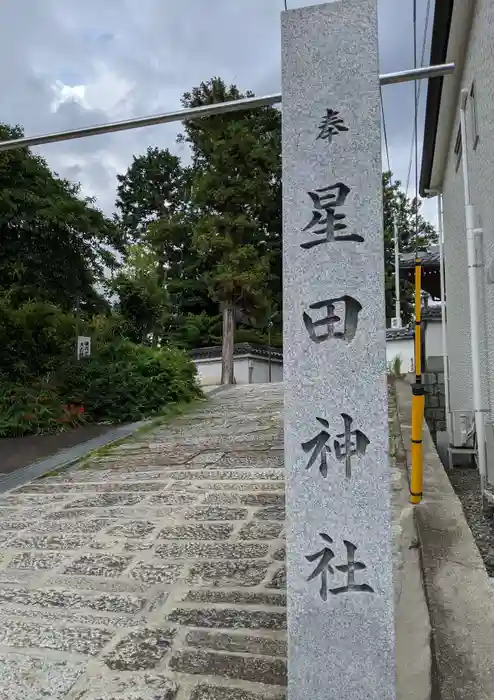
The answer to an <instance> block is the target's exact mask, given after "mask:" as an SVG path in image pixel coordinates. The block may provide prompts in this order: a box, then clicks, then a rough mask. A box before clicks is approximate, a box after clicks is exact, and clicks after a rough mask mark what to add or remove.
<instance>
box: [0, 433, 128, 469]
mask: <svg viewBox="0 0 494 700" xmlns="http://www.w3.org/2000/svg"><path fill="white" fill-rule="evenodd" d="M114 429H115V426H112V425H84V426H81V427H80V428H76V429H75V430H69V431H67V432H65V433H58V434H56V435H29V436H27V437H18V438H4V439H0V474H10V473H12V472H14V471H16V470H17V469H20V468H21V467H26V466H27V465H28V464H32V463H33V462H36V461H37V460H39V459H44V458H46V457H51V456H52V455H55V454H57V453H58V452H60V450H63V449H66V448H69V447H74V446H75V445H79V444H80V443H81V442H86V440H90V439H91V438H95V437H99V436H100V435H104V434H105V433H108V432H110V431H111V430H114Z"/></svg>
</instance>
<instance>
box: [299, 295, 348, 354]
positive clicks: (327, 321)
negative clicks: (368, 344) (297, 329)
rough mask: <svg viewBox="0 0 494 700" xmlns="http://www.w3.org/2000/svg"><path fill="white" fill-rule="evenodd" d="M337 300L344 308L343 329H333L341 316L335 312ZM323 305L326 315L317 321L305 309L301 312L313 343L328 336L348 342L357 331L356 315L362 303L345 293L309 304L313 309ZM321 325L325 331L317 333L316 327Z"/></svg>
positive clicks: (320, 341)
mask: <svg viewBox="0 0 494 700" xmlns="http://www.w3.org/2000/svg"><path fill="white" fill-rule="evenodd" d="M339 302H343V304H344V310H345V317H344V320H343V330H335V325H337V324H339V323H340V322H341V317H340V316H337V315H336V314H335V304H337V303H339ZM324 307H325V308H326V316H325V317H324V318H322V319H320V320H319V321H313V320H312V318H311V317H310V316H309V315H308V314H307V313H306V312H305V311H304V313H303V316H302V318H303V321H304V324H305V327H306V329H307V332H308V333H309V337H310V339H311V340H313V341H314V342H315V343H322V342H323V341H324V340H327V339H328V338H337V339H338V340H345V341H346V342H347V343H350V342H351V341H352V340H353V338H354V337H355V333H356V331H357V323H358V315H359V312H360V311H361V310H362V305H361V304H360V303H359V302H358V301H357V300H356V299H354V298H353V297H350V296H348V295H346V294H345V295H344V296H342V297H338V298H336V299H326V300H325V301H318V302H316V303H315V304H311V305H310V306H309V308H310V309H313V310H317V309H323V308H324ZM321 326H322V327H324V329H325V332H323V333H321V334H319V335H318V334H317V333H316V329H317V328H319V327H321Z"/></svg>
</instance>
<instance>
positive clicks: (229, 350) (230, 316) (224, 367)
mask: <svg viewBox="0 0 494 700" xmlns="http://www.w3.org/2000/svg"><path fill="white" fill-rule="evenodd" d="M234 345H235V307H234V305H233V304H232V303H231V302H227V303H226V304H225V306H224V308H223V348H222V353H221V383H222V384H234V383H235V377H234V373H233V350H234Z"/></svg>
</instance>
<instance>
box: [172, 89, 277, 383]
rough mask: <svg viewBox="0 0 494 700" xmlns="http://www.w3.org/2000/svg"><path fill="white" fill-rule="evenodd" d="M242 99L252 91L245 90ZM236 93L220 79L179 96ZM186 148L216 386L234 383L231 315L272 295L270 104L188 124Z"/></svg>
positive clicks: (255, 313)
mask: <svg viewBox="0 0 494 700" xmlns="http://www.w3.org/2000/svg"><path fill="white" fill-rule="evenodd" d="M246 96H252V93H250V92H249V93H247V95H246ZM242 97H244V95H242V94H241V93H240V91H239V90H238V88H237V87H236V86H234V85H232V86H230V87H227V86H226V84H225V83H224V81H223V80H222V79H221V78H212V79H211V80H210V81H208V82H206V83H204V82H203V83H201V84H200V85H199V86H198V87H195V88H194V89H193V90H192V91H191V92H190V93H186V94H185V95H184V97H183V99H182V104H183V106H184V107H198V106H201V105H206V104H213V103H217V102H225V101H229V100H235V99H240V98H242ZM184 129H185V134H184V135H183V136H182V140H183V141H185V142H186V143H188V144H189V146H190V148H191V151H192V164H193V165H192V167H193V181H192V197H191V202H192V207H193V209H194V212H195V221H194V228H193V243H194V246H195V248H196V249H197V250H198V251H199V253H200V254H201V255H202V256H204V260H205V264H206V267H207V269H208V273H207V274H206V276H205V279H206V281H207V285H208V289H209V293H210V296H211V298H212V299H213V300H215V301H217V302H218V304H219V305H220V308H221V309H222V313H223V353H222V379H221V381H222V383H226V384H231V383H233V382H234V373H233V350H234V342H235V340H234V338H235V325H236V318H237V315H238V313H239V312H240V313H242V314H244V315H246V316H248V317H250V318H254V319H255V318H256V317H259V316H260V315H262V313H263V311H264V310H265V309H266V307H267V305H268V304H269V302H270V299H271V297H272V296H273V293H272V290H273V289H274V293H275V295H276V294H278V299H281V294H280V291H281V289H280V287H281V285H280V282H281V275H280V257H281V211H280V206H281V190H280V181H281V163H280V161H281V148H280V113H279V112H278V111H277V110H275V109H274V108H272V107H264V108H261V109H259V110H248V111H245V112H236V113H234V114H225V115H218V116H214V117H209V118H205V119H199V120H194V121H188V122H186V124H185V125H184Z"/></svg>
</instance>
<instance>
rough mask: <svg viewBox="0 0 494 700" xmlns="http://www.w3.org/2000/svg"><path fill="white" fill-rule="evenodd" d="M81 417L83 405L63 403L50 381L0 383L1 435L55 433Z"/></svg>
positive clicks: (70, 425)
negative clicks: (22, 383) (26, 383)
mask: <svg viewBox="0 0 494 700" xmlns="http://www.w3.org/2000/svg"><path fill="white" fill-rule="evenodd" d="M81 409H82V410H81ZM84 420H85V417H84V409H83V407H82V406H67V405H65V406H64V405H62V401H61V399H60V395H59V393H58V391H57V388H56V387H55V386H54V385H52V384H50V383H47V382H35V383H33V384H31V385H28V386H16V385H14V384H8V383H3V384H0V437H19V436H22V435H33V434H41V433H44V434H45V433H57V432H60V431H62V430H66V429H67V428H71V427H75V426H76V425H79V424H81V423H83V422H84Z"/></svg>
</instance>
